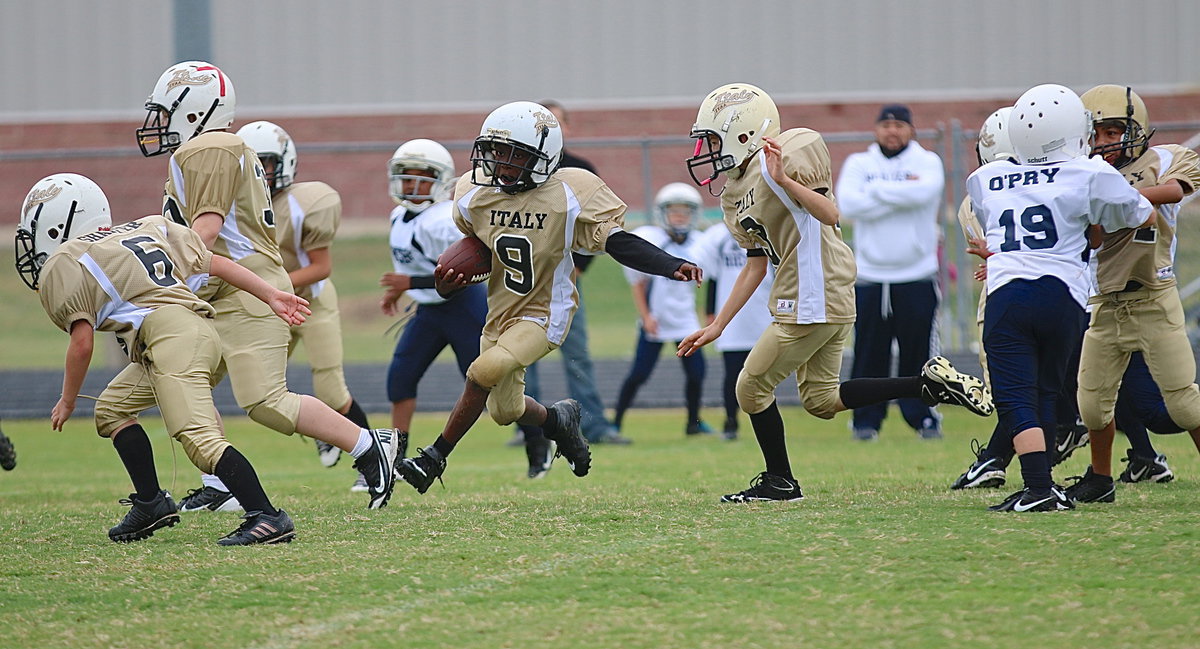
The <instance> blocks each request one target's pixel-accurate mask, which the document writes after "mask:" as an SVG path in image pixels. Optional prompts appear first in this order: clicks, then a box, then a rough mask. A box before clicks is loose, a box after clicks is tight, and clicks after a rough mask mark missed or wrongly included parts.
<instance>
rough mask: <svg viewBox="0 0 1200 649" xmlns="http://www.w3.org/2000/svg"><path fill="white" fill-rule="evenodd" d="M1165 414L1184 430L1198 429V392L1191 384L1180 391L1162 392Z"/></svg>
mask: <svg viewBox="0 0 1200 649" xmlns="http://www.w3.org/2000/svg"><path fill="white" fill-rule="evenodd" d="M1163 403H1165V404H1166V406H1167V414H1169V415H1170V416H1171V419H1172V420H1173V421H1174V422H1175V423H1177V424H1179V426H1180V428H1183V429H1184V430H1195V429H1196V428H1200V390H1198V389H1197V387H1196V384H1195V383H1193V384H1191V385H1189V386H1187V387H1186V388H1183V389H1182V390H1171V391H1166V390H1164V391H1163Z"/></svg>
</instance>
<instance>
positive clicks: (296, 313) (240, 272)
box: [209, 255, 312, 325]
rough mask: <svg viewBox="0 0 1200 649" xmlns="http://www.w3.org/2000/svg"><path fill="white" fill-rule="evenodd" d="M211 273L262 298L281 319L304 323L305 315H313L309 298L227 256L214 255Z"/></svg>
mask: <svg viewBox="0 0 1200 649" xmlns="http://www.w3.org/2000/svg"><path fill="white" fill-rule="evenodd" d="M209 273H211V274H212V275H215V276H217V277H220V278H221V279H223V280H225V281H226V282H229V283H230V284H232V285H234V286H236V287H238V288H240V289H242V290H243V291H246V292H247V293H249V294H251V295H253V296H254V297H256V298H258V299H260V300H262V301H263V302H264V303H265V304H266V305H267V306H269V307H271V310H272V311H274V312H275V315H277V316H279V319H280V320H283V321H284V322H286V323H288V324H289V325H299V324H304V320H305V317H306V316H310V315H312V311H311V310H310V309H309V308H308V300H306V299H304V298H302V297H300V296H299V295H296V294H294V293H288V292H287V291H281V290H279V289H277V288H275V287H274V286H271V285H270V284H268V283H267V282H266V280H264V279H263V278H261V277H259V276H258V275H255V274H254V273H253V272H252V271H250V270H249V269H247V268H243V267H242V266H239V265H238V264H237V263H235V262H233V261H231V260H229V259H226V258H225V257H221V256H218V255H213V257H212V263H211V264H210V266H209Z"/></svg>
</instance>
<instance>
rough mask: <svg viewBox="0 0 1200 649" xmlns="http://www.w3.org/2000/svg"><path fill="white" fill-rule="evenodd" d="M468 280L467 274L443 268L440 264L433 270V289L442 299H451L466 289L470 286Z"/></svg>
mask: <svg viewBox="0 0 1200 649" xmlns="http://www.w3.org/2000/svg"><path fill="white" fill-rule="evenodd" d="M467 279H468V278H467V276H466V275H465V274H463V273H460V272H458V271H456V270H454V269H453V268H443V267H442V265H441V264H438V265H437V268H434V269H433V288H434V289H436V290H437V292H438V295H441V296H442V297H449V296H450V295H452V294H454V293H456V292H458V291H460V290H462V289H464V288H466V287H467V286H468V285H469V284H470V282H468V281H467Z"/></svg>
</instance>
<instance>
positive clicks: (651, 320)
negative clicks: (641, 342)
mask: <svg viewBox="0 0 1200 649" xmlns="http://www.w3.org/2000/svg"><path fill="white" fill-rule="evenodd" d="M642 330H643V331H645V332H646V333H647V334H649V335H651V336H654V337H658V318H656V317H654V316H652V315H647V316H646V317H645V318H642Z"/></svg>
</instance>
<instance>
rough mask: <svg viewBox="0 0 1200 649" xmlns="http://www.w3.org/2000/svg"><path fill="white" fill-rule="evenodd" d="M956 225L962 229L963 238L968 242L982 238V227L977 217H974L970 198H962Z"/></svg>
mask: <svg viewBox="0 0 1200 649" xmlns="http://www.w3.org/2000/svg"><path fill="white" fill-rule="evenodd" d="M958 224H959V226H961V227H962V232H963V236H964V237H966V238H967V239H968V240H970V239H982V238H983V225H981V224H980V223H979V217H977V216H975V211H974V210H972V209H971V197H970V196H967V197H966V198H963V202H962V204H961V205H959V206H958Z"/></svg>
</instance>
